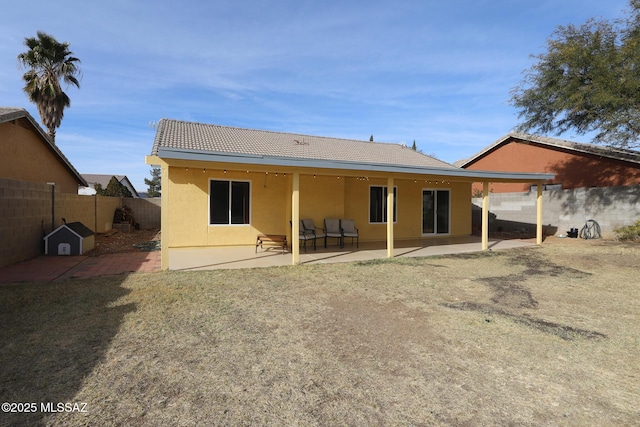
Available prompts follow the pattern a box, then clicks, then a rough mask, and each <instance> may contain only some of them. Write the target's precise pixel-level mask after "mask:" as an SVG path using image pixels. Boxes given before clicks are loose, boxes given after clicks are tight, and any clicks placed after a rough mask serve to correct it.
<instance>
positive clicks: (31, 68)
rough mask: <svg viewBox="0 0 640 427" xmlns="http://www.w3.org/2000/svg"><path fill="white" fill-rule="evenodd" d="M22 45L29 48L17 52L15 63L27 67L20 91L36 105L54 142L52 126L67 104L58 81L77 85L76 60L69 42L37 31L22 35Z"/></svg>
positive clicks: (54, 125)
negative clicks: (16, 61) (29, 35)
mask: <svg viewBox="0 0 640 427" xmlns="http://www.w3.org/2000/svg"><path fill="white" fill-rule="evenodd" d="M24 44H25V46H27V47H28V48H29V50H28V51H26V52H24V53H21V54H19V55H18V63H19V64H20V65H21V66H22V67H23V68H26V69H27V72H26V73H24V75H23V76H22V78H23V80H24V81H25V86H24V89H23V90H24V91H25V93H26V94H27V95H28V96H29V100H30V101H31V102H33V103H34V104H36V106H37V107H38V113H39V114H40V120H42V124H43V125H44V126H45V127H46V128H47V133H48V134H49V137H50V138H51V141H52V142H54V143H55V138H56V129H57V128H58V127H60V123H61V122H62V117H63V116H64V109H65V108H66V107H69V106H70V105H71V100H70V99H69V97H68V96H67V94H66V93H64V91H63V90H62V87H61V86H60V80H61V79H62V80H64V82H65V83H66V84H67V85H74V86H76V87H78V88H80V82H79V81H78V77H79V76H80V69H79V68H78V65H77V63H79V62H80V60H79V59H78V58H75V57H74V56H73V52H71V51H70V50H69V43H67V42H65V43H60V42H58V41H57V40H56V39H55V38H54V37H52V36H50V35H49V34H46V33H44V32H41V31H38V36H37V37H26V38H25V39H24Z"/></svg>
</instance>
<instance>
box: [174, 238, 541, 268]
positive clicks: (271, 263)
mask: <svg viewBox="0 0 640 427" xmlns="http://www.w3.org/2000/svg"><path fill="white" fill-rule="evenodd" d="M535 245H536V239H535V238H534V239H509V240H502V239H489V241H488V249H489V250H508V249H513V248H522V247H531V246H535ZM482 250H483V244H482V238H481V237H476V236H464V237H444V238H427V239H415V240H404V241H397V242H395V251H394V258H412V257H428V256H437V255H452V254H463V253H472V252H480V251H482ZM170 251H171V256H170V258H169V269H170V270H182V271H188V270H216V269H234V268H261V267H276V266H285V265H291V264H292V257H293V255H292V253H291V248H289V250H288V251H287V252H286V253H284V254H283V253H282V252H281V250H280V249H279V248H269V249H266V248H265V249H260V248H258V251H257V253H256V252H255V248H254V247H250V246H227V247H210V248H181V249H171V250H170ZM299 257H300V258H299V260H300V261H299V264H301V265H311V264H332V263H341V262H354V261H372V260H381V259H385V258H388V253H387V243H386V242H365V243H361V244H360V247H359V248H356V246H355V245H354V246H351V245H350V244H349V243H346V244H345V247H344V248H342V249H341V248H340V247H339V246H337V245H329V246H328V247H327V248H326V249H325V248H324V246H323V245H322V244H320V243H319V244H318V247H317V249H316V250H314V249H313V248H309V247H307V252H304V251H303V250H301V251H300V252H299Z"/></svg>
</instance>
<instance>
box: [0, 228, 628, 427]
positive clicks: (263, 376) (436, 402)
mask: <svg viewBox="0 0 640 427" xmlns="http://www.w3.org/2000/svg"><path fill="white" fill-rule="evenodd" d="M639 255H640V250H639V247H638V246H637V245H630V244H620V243H615V242H605V241H577V240H566V239H563V240H562V241H561V240H560V239H555V240H554V239H549V240H548V241H547V242H546V243H545V244H544V245H543V247H541V248H529V249H520V250H513V251H509V252H489V253H483V254H469V255H461V256H448V257H434V258H424V259H409V258H403V259H397V260H392V261H386V260H385V261H376V262H368V263H355V264H334V265H324V266H323V265H318V266H299V267H280V268H269V269H255V270H250V269H248V270H228V271H208V272H181V273H176V272H167V273H159V274H147V275H143V274H137V275H131V276H128V277H127V276H122V277H120V278H100V279H97V280H94V281H82V280H73V281H69V282H65V283H60V284H50V285H46V286H43V285H30V284H21V285H10V286H6V287H2V288H0V293H1V295H0V297H1V298H0V301H1V302H0V304H1V307H2V310H1V311H0V313H1V314H0V326H1V331H0V343H2V345H1V347H0V363H1V366H2V371H1V374H0V396H2V399H3V401H25V402H30V401H34V402H41V401H61V400H62V401H69V402H86V403H87V411H88V412H87V413H80V414H79V413H57V414H51V413H49V414H43V413H36V414H26V415H25V414H0V425H4V424H6V425H14V424H15V425H20V424H22V425H24V423H25V422H27V423H31V422H40V423H44V424H51V425H105V424H108V425H114V424H125V425H145V426H147V425H149V426H152V425H153V426H156V425H196V424H202V425H278V426H280V425H321V426H325V425H353V426H361V425H456V426H476V425H524V426H527V425H531V426H533V425H536V426H537V425H569V426H574V425H581V426H583V425H593V426H601V425H620V426H623V425H625V426H626V425H639V421H638V420H640V411H639V408H640V374H639V372H640V365H639V362H638V360H640V359H639V358H638V354H640V353H639V351H640V315H639V313H640V301H639V299H638V295H639V290H638V287H639V284H640V280H638V277H637V274H638V268H637V264H638V259H639V258H638V257H639Z"/></svg>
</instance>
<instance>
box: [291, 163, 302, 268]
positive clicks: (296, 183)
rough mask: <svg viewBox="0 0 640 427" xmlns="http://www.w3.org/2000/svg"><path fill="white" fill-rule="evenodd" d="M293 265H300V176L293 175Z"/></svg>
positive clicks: (297, 174) (295, 173) (296, 173)
mask: <svg viewBox="0 0 640 427" xmlns="http://www.w3.org/2000/svg"><path fill="white" fill-rule="evenodd" d="M291 254H292V256H291V263H292V264H293V265H298V264H300V174H299V173H298V172H294V174H293V188H292V191H291Z"/></svg>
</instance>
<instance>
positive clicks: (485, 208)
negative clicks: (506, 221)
mask: <svg viewBox="0 0 640 427" xmlns="http://www.w3.org/2000/svg"><path fill="white" fill-rule="evenodd" d="M487 249H489V183H488V182H487V181H485V182H483V183H482V250H483V251H486V250H487Z"/></svg>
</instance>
